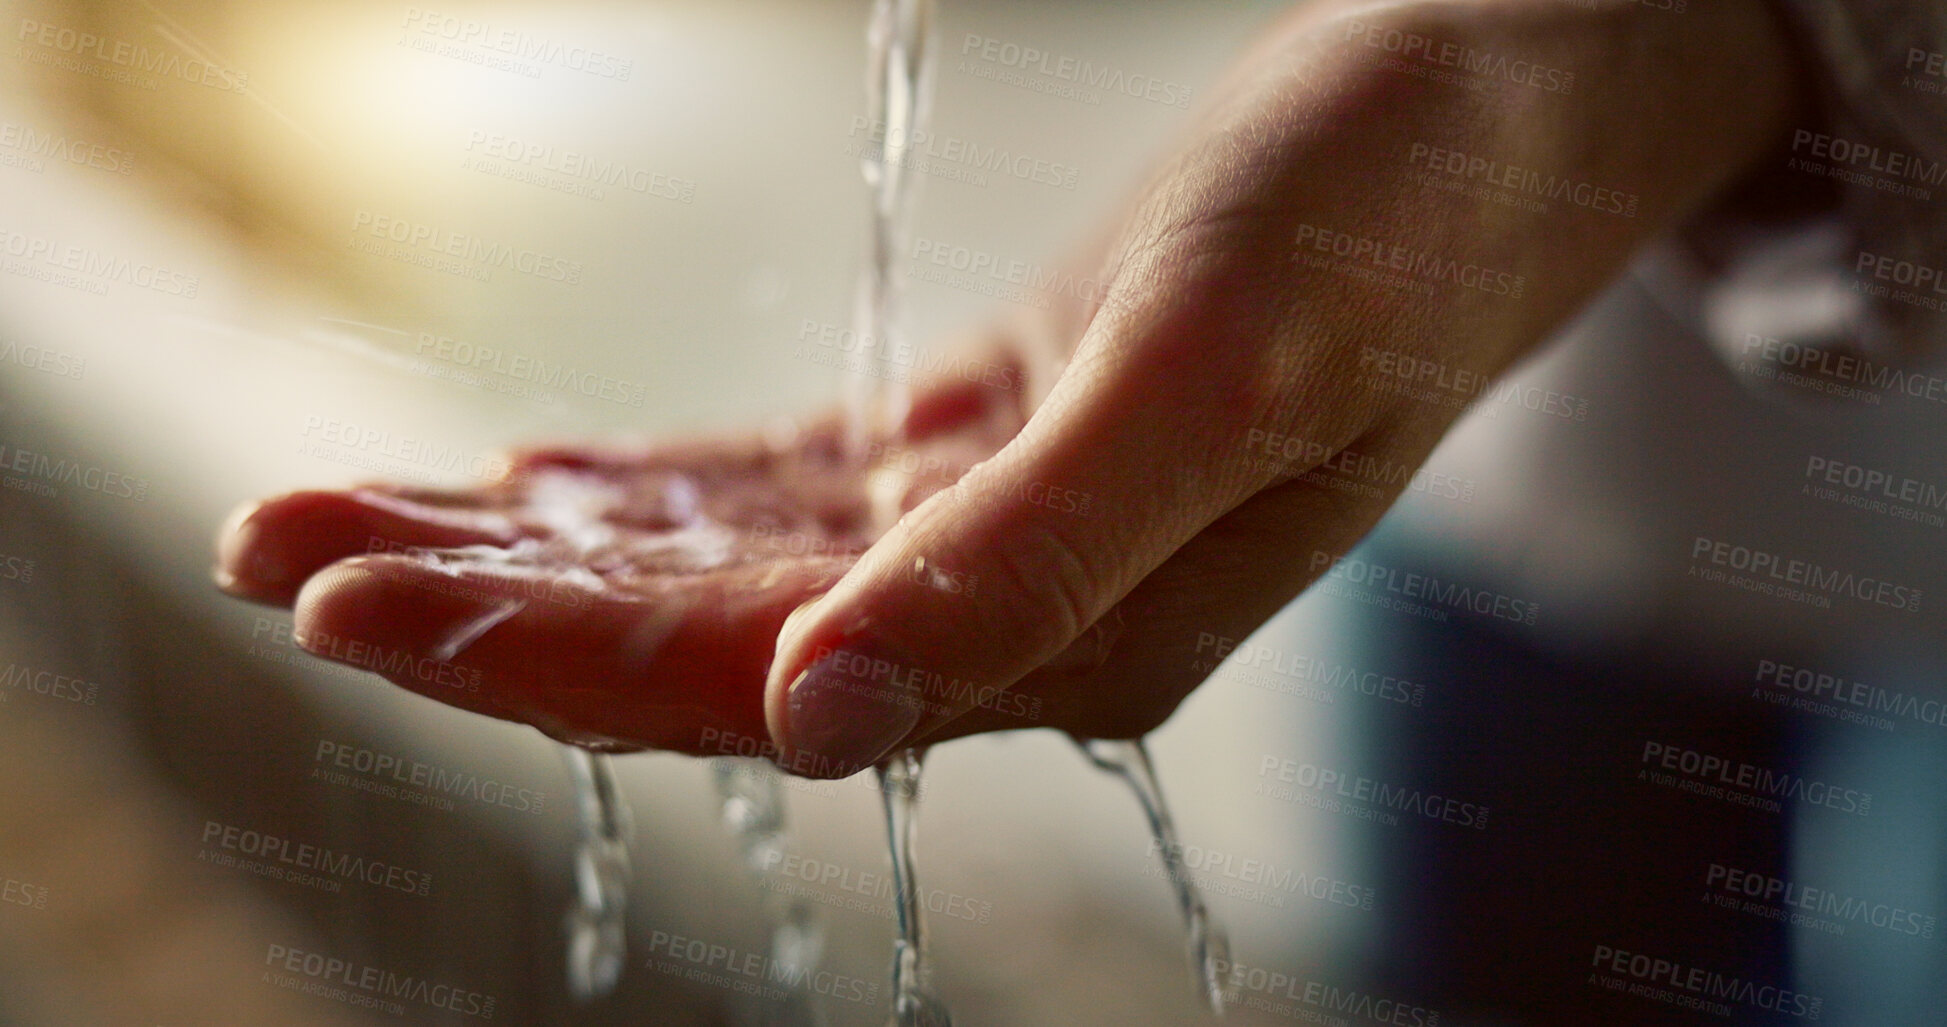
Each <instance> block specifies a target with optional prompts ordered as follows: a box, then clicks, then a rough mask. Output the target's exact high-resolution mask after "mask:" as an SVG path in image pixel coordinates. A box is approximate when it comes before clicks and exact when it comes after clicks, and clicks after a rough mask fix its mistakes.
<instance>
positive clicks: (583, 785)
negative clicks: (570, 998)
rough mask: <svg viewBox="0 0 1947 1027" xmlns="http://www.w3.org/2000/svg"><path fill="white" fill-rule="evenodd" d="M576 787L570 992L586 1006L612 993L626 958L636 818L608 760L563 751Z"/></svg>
mask: <svg viewBox="0 0 1947 1027" xmlns="http://www.w3.org/2000/svg"><path fill="white" fill-rule="evenodd" d="M561 753H562V756H563V758H564V759H566V760H567V762H568V773H569V777H570V778H571V780H572V781H573V783H574V790H575V812H576V814H577V816H578V817H579V819H580V823H581V840H580V843H579V845H578V846H577V847H576V849H575V900H574V903H573V904H572V905H570V906H569V907H568V915H567V917H566V920H567V926H568V990H569V992H570V993H571V994H573V995H574V997H575V1000H576V1001H578V1002H588V1001H592V1000H594V999H598V998H601V997H603V996H606V995H608V994H609V993H610V992H613V991H614V990H615V985H616V982H617V981H619V980H621V977H622V963H623V960H624V959H625V958H627V956H628V938H627V933H626V932H627V927H628V915H627V914H628V898H629V892H628V889H629V873H630V859H629V840H630V838H632V837H633V836H634V834H635V824H634V818H633V817H632V816H631V815H630V813H629V806H628V803H627V802H626V801H624V800H623V798H622V793H621V790H620V789H618V788H617V787H616V784H615V771H614V768H613V767H611V766H610V765H609V758H608V757H607V756H604V755H601V754H599V753H592V752H589V751H588V750H586V749H583V748H580V747H578V746H573V745H564V746H562V747H561Z"/></svg>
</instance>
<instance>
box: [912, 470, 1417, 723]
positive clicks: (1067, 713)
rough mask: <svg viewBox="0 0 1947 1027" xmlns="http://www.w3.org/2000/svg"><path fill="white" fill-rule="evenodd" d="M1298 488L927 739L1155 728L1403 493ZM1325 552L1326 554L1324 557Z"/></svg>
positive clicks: (1245, 512) (1265, 495)
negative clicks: (1048, 730)
mask: <svg viewBox="0 0 1947 1027" xmlns="http://www.w3.org/2000/svg"><path fill="white" fill-rule="evenodd" d="M1344 484H1345V483H1344V482H1343V481H1339V482H1328V481H1309V480H1308V481H1294V482H1289V483H1286V484H1284V485H1279V486H1275V487H1273V488H1270V489H1267V490H1266V491H1264V492H1261V493H1259V494H1258V495H1256V496H1254V497H1252V498H1251V499H1249V500H1247V501H1245V502H1244V503H1243V504H1241V505H1240V506H1239V507H1238V508H1237V509H1236V510H1234V511H1232V512H1231V513H1229V514H1226V515H1225V516H1224V517H1222V518H1220V519H1218V520H1217V521H1216V522H1215V523H1214V524H1212V525H1211V526H1210V527H1209V528H1208V529H1206V530H1205V531H1203V532H1202V533H1200V534H1199V535H1197V537H1196V538H1194V539H1191V540H1190V541H1189V542H1188V543H1186V544H1185V545H1184V546H1183V548H1182V549H1180V550H1178V551H1177V553H1176V554H1175V555H1174V556H1172V557H1171V558H1170V559H1169V560H1168V561H1166V562H1165V563H1164V564H1163V565H1162V566H1161V567H1159V568H1157V569H1156V571H1155V572H1154V573H1152V574H1150V575H1149V577H1147V578H1145V579H1143V581H1142V583H1141V584H1140V585H1138V586H1136V588H1135V589H1134V590H1133V591H1131V592H1130V594H1129V596H1128V597H1127V598H1126V599H1124V600H1123V601H1122V602H1121V603H1119V604H1117V606H1116V607H1115V609H1114V610H1113V611H1112V612H1111V614H1110V615H1109V616H1108V617H1106V618H1104V621H1103V622H1100V623H1099V624H1098V626H1096V627H1095V628H1093V629H1092V630H1090V631H1088V632H1084V633H1083V634H1082V636H1081V637H1080V638H1079V639H1077V641H1076V643H1075V644H1074V645H1072V646H1070V647H1069V648H1068V649H1067V650H1065V651H1064V652H1063V653H1061V654H1060V655H1058V656H1057V657H1056V658H1055V659H1053V660H1051V661H1049V663H1047V664H1044V665H1043V666H1041V667H1039V668H1036V669H1035V670H1034V671H1033V672H1031V673H1029V674H1028V675H1027V676H1026V677H1024V678H1022V679H1021V680H1020V681H1019V682H1017V683H1016V684H1015V686H1014V687H1013V688H1011V689H1009V690H1007V691H1006V692H1004V693H994V694H989V695H984V696H981V697H979V698H980V701H979V702H978V704H977V705H976V707H975V708H974V709H972V710H969V711H968V712H967V713H966V714H965V715H964V716H960V717H958V718H955V719H953V720H951V721H947V722H946V723H944V724H942V725H940V727H939V728H938V729H937V730H936V731H934V732H933V733H932V734H930V735H927V736H926V737H925V739H924V740H925V741H926V742H927V743H928V744H937V743H939V742H943V741H947V740H949V739H953V738H959V737H963V736H965V735H970V734H977V733H981V732H986V731H1008V730H1019V729H1022V728H1034V727H1051V728H1056V729H1059V730H1062V731H1066V732H1068V733H1069V734H1073V735H1077V736H1079V737H1084V738H1137V737H1140V736H1142V735H1144V734H1147V733H1148V732H1150V731H1153V730H1155V729H1156V728H1157V727H1158V726H1159V725H1161V724H1162V723H1163V722H1164V721H1165V720H1167V719H1168V718H1169V716H1170V714H1171V713H1173V712H1175V710H1176V708H1177V706H1178V705H1180V704H1181V703H1182V702H1183V700H1184V699H1185V698H1186V697H1187V696H1189V694H1190V693H1191V692H1193V691H1195V690H1196V688H1197V687H1198V686H1199V685H1201V684H1202V683H1203V682H1204V680H1205V679H1206V678H1208V677H1209V675H1210V673H1211V671H1212V670H1214V669H1215V665H1216V664H1217V663H1219V662H1221V655H1222V654H1223V653H1227V652H1229V651H1230V650H1232V649H1235V648H1236V647H1237V644H1238V643H1240V642H1242V641H1243V640H1244V639H1246V638H1248V637H1250V635H1251V634H1252V633H1253V632H1254V631H1256V630H1257V629H1258V628H1259V627H1260V626H1262V625H1263V624H1264V622H1265V621H1267V620H1269V619H1270V618H1271V617H1272V616H1274V615H1275V614H1276V613H1277V612H1278V611H1279V610H1281V609H1283V608H1284V607H1285V605H1286V604H1288V603H1289V602H1290V601H1291V600H1292V599H1294V598H1296V597H1297V596H1298V595H1299V594H1301V593H1302V592H1303V591H1304V590H1305V589H1306V588H1307V587H1309V586H1310V584H1311V583H1312V582H1313V581H1315V580H1317V578H1318V577H1319V576H1320V575H1321V574H1322V573H1323V571H1324V570H1325V568H1327V567H1328V566H1329V564H1330V559H1329V558H1330V557H1332V556H1339V555H1343V554H1344V553H1345V552H1347V551H1348V550H1350V549H1351V548H1352V547H1353V546H1354V545H1356V544H1357V543H1358V540H1359V538H1360V537H1362V536H1363V535H1364V534H1365V533H1366V532H1367V531H1368V530H1370V527H1371V525H1373V524H1375V523H1377V521H1378V520H1379V518H1380V517H1381V516H1382V515H1383V514H1384V513H1385V510H1386V508H1387V506H1388V505H1390V503H1391V502H1392V501H1393V498H1394V497H1395V496H1396V495H1397V492H1398V488H1399V486H1392V487H1389V488H1386V489H1380V490H1376V491H1375V490H1372V489H1353V490H1349V489H1346V488H1344V487H1343V486H1344ZM1321 554H1322V555H1321Z"/></svg>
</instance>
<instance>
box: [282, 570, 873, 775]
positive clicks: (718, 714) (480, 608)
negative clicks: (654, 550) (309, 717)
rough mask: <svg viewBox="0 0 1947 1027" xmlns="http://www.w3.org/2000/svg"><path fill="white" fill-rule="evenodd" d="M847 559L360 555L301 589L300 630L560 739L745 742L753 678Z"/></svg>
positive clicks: (731, 746) (754, 702)
mask: <svg viewBox="0 0 1947 1027" xmlns="http://www.w3.org/2000/svg"><path fill="white" fill-rule="evenodd" d="M846 562H847V561H845V560H842V559H830V558H821V559H805V560H801V561H780V562H770V563H765V564H750V565H745V566H740V567H734V568H727V569H724V570H720V571H714V572H709V573H701V574H690V575H682V576H675V575H667V576H657V577H650V578H643V579H637V580H632V581H628V582H625V583H617V582H606V583H605V582H603V581H602V580H601V579H596V578H594V576H593V575H591V574H588V573H587V572H585V571H583V572H580V573H572V572H571V573H568V574H565V575H564V574H563V573H561V572H558V571H554V570H551V569H547V568H540V567H522V566H516V565H509V564H494V563H485V562H478V561H466V560H455V559H452V558H446V559H442V560H435V559H433V558H430V557H404V556H375V557H357V558H353V559H349V560H345V561H341V562H339V563H336V564H333V565H332V566H330V567H328V568H326V569H324V570H323V571H320V572H319V573H318V574H316V575H314V576H313V577H312V578H311V580H310V581H309V582H307V583H306V584H305V586H304V589H303V591H302V592H301V593H300V594H299V596H298V602H297V631H296V634H297V636H298V637H299V639H300V643H301V644H302V645H304V647H305V648H306V649H308V650H309V651H311V652H313V653H316V654H318V655H321V656H326V657H329V658H332V659H336V660H339V661H340V662H345V663H351V664H353V665H355V666H362V667H365V668H366V669H369V670H374V671H376V672H378V673H380V674H382V675H383V676H385V677H386V678H387V679H388V680H390V681H392V682H394V683H395V684H398V685H400V686H402V687H404V688H407V689H410V690H412V691H414V692H418V693H419V694H421V695H426V696H429V697H431V698H434V699H438V700H440V701H442V702H446V703H449V704H452V705H455V706H459V707H461V708H463V709H470V710H474V711H475V712H483V713H488V714H490V715H494V716H500V717H505V718H509V719H515V720H520V721H523V722H526V723H529V724H532V725H534V726H535V727H538V728H540V729H541V730H542V731H544V732H545V733H547V734H549V735H550V736H552V737H555V738H557V739H560V740H563V741H574V742H579V743H582V744H586V745H590V746H591V747H602V748H611V749H628V748H644V747H647V748H656V749H666V750H673V751H677V752H686V753H691V754H696V755H703V754H708V753H711V752H717V751H739V750H741V749H744V748H747V745H746V740H748V742H750V743H758V742H768V735H767V734H766V733H765V730H764V718H763V710H762V695H763V684H764V674H765V670H766V668H767V666H768V664H769V661H770V657H771V651H772V643H773V640H774V639H775V638H776V637H777V632H778V629H779V627H780V626H781V625H782V624H783V622H784V619H785V617H786V616H787V615H788V614H789V613H790V612H791V610H792V609H793V608H795V607H796V606H797V605H799V604H800V603H802V602H804V601H805V600H806V599H807V598H809V597H810V596H811V595H813V594H815V593H817V592H819V591H822V590H824V589H826V588H828V587H830V585H831V584H832V582H833V581H835V580H836V579H837V578H838V576H839V575H840V574H841V573H842V572H843V569H844V567H845V564H846ZM726 746H728V748H726Z"/></svg>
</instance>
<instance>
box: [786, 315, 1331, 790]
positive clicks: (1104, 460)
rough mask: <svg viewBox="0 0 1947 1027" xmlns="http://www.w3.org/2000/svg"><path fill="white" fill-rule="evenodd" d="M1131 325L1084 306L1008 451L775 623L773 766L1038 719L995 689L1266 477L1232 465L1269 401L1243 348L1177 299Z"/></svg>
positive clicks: (841, 770)
mask: <svg viewBox="0 0 1947 1027" xmlns="http://www.w3.org/2000/svg"><path fill="white" fill-rule="evenodd" d="M1198 306H1202V305H1200V304H1199V305H1198ZM1133 320H1136V319H1135V318H1132V317H1112V316H1111V315H1110V314H1109V313H1108V312H1107V310H1106V309H1105V311H1104V312H1102V313H1100V314H1098V316H1097V318H1096V319H1095V322H1094V323H1093V324H1092V325H1091V326H1090V329H1089V333H1088V337H1087V338H1085V339H1084V342H1083V345H1082V346H1081V347H1079V348H1078V358H1077V360H1076V361H1075V362H1074V363H1072V364H1071V365H1070V366H1069V367H1068V368H1067V370H1066V371H1065V372H1064V373H1063V375H1062V377H1061V378H1060V379H1059V380H1058V381H1057V383H1056V385H1055V387H1054V389H1053V391H1052V392H1051V393H1050V394H1049V396H1048V398H1047V399H1046V400H1045V401H1044V402H1043V403H1042V404H1041V405H1040V407H1039V409H1037V410H1036V412H1035V414H1034V416H1033V417H1032V418H1031V419H1030V420H1029V421H1028V423H1027V425H1026V426H1025V427H1024V428H1022V430H1021V432H1020V433H1019V434H1018V435H1017V436H1016V437H1015V438H1014V439H1013V440H1012V441H1011V442H1010V443H1009V444H1008V445H1007V446H1006V447H1005V448H1004V449H1002V450H1001V451H1000V452H999V453H998V454H996V455H995V456H994V457H993V458H992V459H990V460H987V461H985V462H982V463H980V464H978V465H976V466H975V467H973V468H972V469H971V470H969V471H968V472H967V473H966V474H965V475H964V476H962V477H961V478H960V480H959V481H957V482H955V483H954V484H953V485H951V486H950V487H948V488H946V489H943V490H941V491H940V492H937V493H935V494H934V495H932V496H931V497H929V498H928V499H927V500H926V501H925V502H924V503H922V504H921V505H920V506H918V507H917V508H916V509H914V510H913V511H912V512H910V513H909V514H907V515H906V516H905V517H904V518H902V519H901V520H900V521H899V523H898V524H897V525H896V526H894V527H893V529H892V530H891V531H889V532H888V533H887V534H886V535H885V536H884V537H883V538H881V539H880V540H879V541H878V543H877V544H875V545H874V546H872V548H871V549H869V550H868V551H867V552H866V553H865V554H864V555H863V556H862V557H861V558H860V559H859V561H858V563H857V564H855V565H854V566H853V567H852V568H851V570H850V571H849V572H848V573H847V574H846V575H845V576H844V577H843V578H842V579H841V580H840V581H839V583H838V584H837V585H836V586H834V587H833V588H832V590H831V591H830V592H828V593H826V594H825V595H824V596H822V597H820V598H819V599H817V600H814V601H813V602H811V603H809V604H807V605H806V606H805V607H802V608H800V609H799V610H798V611H797V612H796V613H794V614H793V615H792V616H791V617H790V619H788V620H787V621H786V622H785V624H784V626H783V628H782V629H781V631H780V634H779V638H778V645H777V654H776V658H775V659H774V660H773V662H772V665H771V669H770V672H769V677H768V681H767V683H766V693H765V716H766V720H767V722H768V725H769V728H770V731H771V733H772V735H773V736H774V738H775V739H776V740H777V742H778V743H779V745H780V747H781V748H782V750H783V752H784V753H785V754H786V758H787V760H788V761H789V762H787V764H786V769H788V770H791V771H792V772H794V773H799V774H804V775H806V776H814V777H835V776H845V775H849V774H851V773H855V772H857V771H859V770H862V769H864V768H866V767H868V766H871V765H872V764H873V763H875V762H877V761H878V760H879V759H881V758H882V757H884V756H885V755H886V754H887V753H888V752H890V751H892V750H893V749H895V748H898V747H900V746H901V744H902V743H905V744H912V743H913V741H914V740H917V739H919V738H921V737H924V736H925V735H927V734H929V733H931V732H932V731H933V730H935V729H937V728H938V727H939V726H940V725H941V724H943V723H945V722H946V721H949V720H952V719H953V718H955V717H957V716H959V715H961V714H963V713H965V712H967V711H969V710H971V709H974V708H976V707H979V708H983V709H984V710H986V711H988V712H989V713H993V712H1000V713H1004V714H1005V713H1013V714H1015V715H1018V716H1019V717H1020V719H1021V722H1020V726H1021V727H1034V726H1036V723H1035V720H1034V718H1035V716H1036V715H1037V714H1038V712H1039V711H1038V704H1036V703H1033V702H1030V701H1029V700H1028V699H1026V698H1025V697H1023V696H1021V695H1016V694H1010V693H1008V692H1007V691H1006V690H1007V689H1008V688H1009V687H1010V686H1012V685H1013V684H1014V683H1015V682H1016V681H1018V680H1019V679H1020V678H1022V677H1023V676H1025V675H1027V674H1028V673H1029V672H1031V671H1033V670H1035V669H1036V668H1039V667H1041V666H1042V665H1044V664H1046V663H1047V662H1048V661H1049V660H1050V659H1051V658H1055V657H1057V656H1058V655H1060V654H1063V652H1064V650H1066V649H1069V648H1070V647H1071V644H1073V643H1075V642H1076V641H1077V639H1078V637H1079V636H1081V635H1082V634H1083V633H1084V632H1085V631H1087V630H1088V629H1089V628H1090V626H1091V625H1093V624H1095V623H1096V621H1097V620H1098V619H1099V618H1102V617H1103V615H1104V614H1106V613H1107V612H1108V611H1109V610H1110V609H1111V608H1112V607H1113V606H1114V605H1115V604H1116V603H1117V602H1118V601H1120V600H1121V599H1122V598H1123V597H1124V596H1126V595H1127V594H1128V593H1129V592H1130V591H1131V590H1132V589H1133V588H1134V587H1135V586H1136V585H1137V584H1138V583H1139V582H1140V581H1141V580H1142V579H1143V578H1144V577H1145V576H1147V575H1148V574H1149V573H1150V572H1151V571H1152V570H1154V569H1155V568H1156V567H1158V566H1159V565H1161V564H1162V563H1163V562H1164V561H1165V560H1167V559H1168V558H1169V557H1170V555H1171V554H1172V553H1174V552H1175V551H1176V550H1177V549H1178V548H1179V547H1180V546H1182V545H1183V544H1184V543H1185V542H1187V541H1188V540H1189V539H1190V538H1192V537H1193V536H1195V535H1196V534H1197V533H1198V532H1199V531H1201V530H1202V529H1203V528H1204V527H1206V526H1207V525H1209V524H1210V523H1211V522H1212V521H1214V520H1216V519H1217V518H1218V517H1220V516H1222V515H1223V514H1224V513H1226V512H1228V511H1229V510H1230V509H1232V508H1233V507H1235V506H1236V505H1237V504H1238V503H1240V502H1242V501H1243V500H1244V499H1245V498H1248V496H1250V495H1251V494H1253V493H1255V492H1256V491H1257V490H1258V489H1259V488H1261V487H1263V485H1264V484H1266V483H1267V481H1266V480H1260V479H1259V478H1258V477H1256V475H1257V474H1258V473H1259V472H1258V470H1257V468H1260V467H1262V466H1263V465H1262V464H1261V463H1260V462H1253V461H1249V460H1246V459H1242V458H1241V457H1242V456H1243V455H1244V454H1245V452H1246V448H1245V446H1244V444H1243V443H1244V435H1245V431H1246V429H1247V428H1248V427H1250V426H1251V425H1252V424H1253V423H1254V422H1255V421H1256V420H1257V419H1258V417H1259V416H1260V415H1262V414H1265V413H1267V412H1268V411H1270V410H1273V409H1276V408H1277V407H1280V406H1282V404H1278V403H1276V402H1275V401H1274V400H1273V398H1272V396H1273V393H1272V390H1271V385H1272V379H1275V378H1276V377H1278V376H1277V375H1275V374H1273V373H1271V370H1272V369H1270V368H1267V367H1264V366H1251V365H1253V363H1254V362H1255V358H1253V357H1252V356H1251V352H1250V351H1252V350H1253V349H1255V347H1252V346H1249V345H1239V346H1231V345H1225V344H1224V343H1228V342H1230V341H1232V340H1229V339H1219V340H1213V339H1212V337H1211V333H1210V332H1208V331H1205V332H1198V331H1193V330H1192V328H1193V327H1195V322H1196V321H1198V320H1201V319H1200V318H1197V317H1195V316H1194V315H1193V314H1192V313H1190V312H1188V311H1183V310H1179V311H1178V312H1177V314H1175V315H1174V316H1164V317H1158V318H1151V319H1149V320H1150V324H1149V325H1148V326H1147V327H1144V328H1140V329H1134V330H1132V328H1131V327H1130V322H1131V321H1133ZM1219 334H1224V333H1219ZM1192 341H1194V342H1195V345H1192ZM1213 341H1214V342H1216V343H1217V344H1216V345H1212V342H1213ZM1236 341H1239V342H1241V341H1242V340H1236ZM1213 351H1215V352H1216V353H1217V354H1219V355H1217V356H1214V357H1213ZM1223 354H1228V355H1223ZM1254 389H1263V390H1264V397H1265V400H1266V401H1265V402H1263V403H1259V402H1255V401H1253V400H1252V398H1251V396H1250V395H1248V394H1249V393H1251V392H1252V391H1253V390H1254ZM1351 434H1352V433H1347V435H1346V438H1347V439H1349V438H1350V437H1351ZM1290 470H1291V471H1292V472H1294V473H1295V472H1302V471H1303V470H1306V468H1303V467H1297V468H1290ZM1264 473H1265V476H1266V478H1268V477H1269V474H1270V472H1264ZM1107 641H1112V640H1106V641H1105V640H1101V639H1099V638H1098V639H1096V642H1097V643H1098V645H1099V646H1101V647H1102V648H1103V651H1102V652H1101V653H1100V654H1096V658H1098V659H1099V658H1102V657H1105V656H1106V644H1107ZM1084 648H1086V646H1083V647H1077V652H1076V654H1073V655H1076V656H1077V657H1081V658H1085V654H1083V653H1082V650H1083V649H1084Z"/></svg>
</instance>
